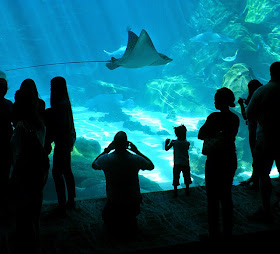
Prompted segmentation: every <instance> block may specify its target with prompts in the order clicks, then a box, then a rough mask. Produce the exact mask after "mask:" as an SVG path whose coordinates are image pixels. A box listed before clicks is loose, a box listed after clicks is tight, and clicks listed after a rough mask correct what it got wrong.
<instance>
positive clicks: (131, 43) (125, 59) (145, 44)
mask: <svg viewBox="0 0 280 254" xmlns="http://www.w3.org/2000/svg"><path fill="white" fill-rule="evenodd" d="M172 60H173V59H171V58H169V57H168V56H166V55H164V54H161V53H158V52H157V50H156V49H155V46H154V44H153V42H152V40H151V38H150V36H149V34H148V33H147V32H146V31H145V30H144V29H142V31H141V33H140V36H139V37H138V36H137V35H136V34H135V33H134V32H132V31H130V30H128V42H127V46H126V50H125V52H124V54H123V56H122V57H121V58H119V59H118V58H115V57H112V58H111V61H110V62H109V63H106V66H107V68H108V69H110V70H114V69H116V68H118V67H123V68H132V69H134V68H142V67H145V66H156V65H165V64H167V63H170V62H171V61H172Z"/></svg>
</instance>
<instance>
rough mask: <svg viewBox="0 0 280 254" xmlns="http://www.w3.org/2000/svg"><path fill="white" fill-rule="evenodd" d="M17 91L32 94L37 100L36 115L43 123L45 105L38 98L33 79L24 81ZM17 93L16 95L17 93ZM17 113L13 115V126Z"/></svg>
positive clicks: (15, 122)
mask: <svg viewBox="0 0 280 254" xmlns="http://www.w3.org/2000/svg"><path fill="white" fill-rule="evenodd" d="M18 91H23V92H24V93H32V94H33V95H34V96H35V97H36V98H37V99H38V113H39V115H40V118H41V119H42V120H43V121H44V120H45V108H46V103H45V102H44V101H43V100H42V99H40V98H39V93H38V90H37V87H36V84H35V82H34V80H33V79H30V78H28V79H25V80H24V81H23V82H22V83H21V85H20V88H19V90H18ZM18 91H17V92H16V93H18ZM17 118H18V116H17V113H16V112H15V113H14V120H13V122H14V126H16V124H17V121H18V119H17Z"/></svg>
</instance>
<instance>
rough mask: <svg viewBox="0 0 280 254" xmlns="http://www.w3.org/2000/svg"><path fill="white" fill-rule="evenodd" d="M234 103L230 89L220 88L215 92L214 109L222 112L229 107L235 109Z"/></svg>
mask: <svg viewBox="0 0 280 254" xmlns="http://www.w3.org/2000/svg"><path fill="white" fill-rule="evenodd" d="M234 101H235V97H234V94H233V92H232V91H231V90H230V89H228V88H226V87H222V88H220V89H218V90H217V92H216V94H215V107H216V109H218V110H221V111H223V110H226V109H228V108H229V107H235V104H234Z"/></svg>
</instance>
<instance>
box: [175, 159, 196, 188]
mask: <svg viewBox="0 0 280 254" xmlns="http://www.w3.org/2000/svg"><path fill="white" fill-rule="evenodd" d="M181 172H182V173H183V177H184V182H185V184H186V185H189V184H191V183H192V180H191V168H190V164H188V165H174V167H173V186H178V185H180V182H179V179H180V173H181Z"/></svg>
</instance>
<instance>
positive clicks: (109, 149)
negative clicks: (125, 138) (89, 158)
mask: <svg viewBox="0 0 280 254" xmlns="http://www.w3.org/2000/svg"><path fill="white" fill-rule="evenodd" d="M114 149H115V144H114V141H113V142H111V143H110V144H109V145H108V147H107V148H105V149H104V152H105V153H110V152H111V151H112V150H114Z"/></svg>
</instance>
